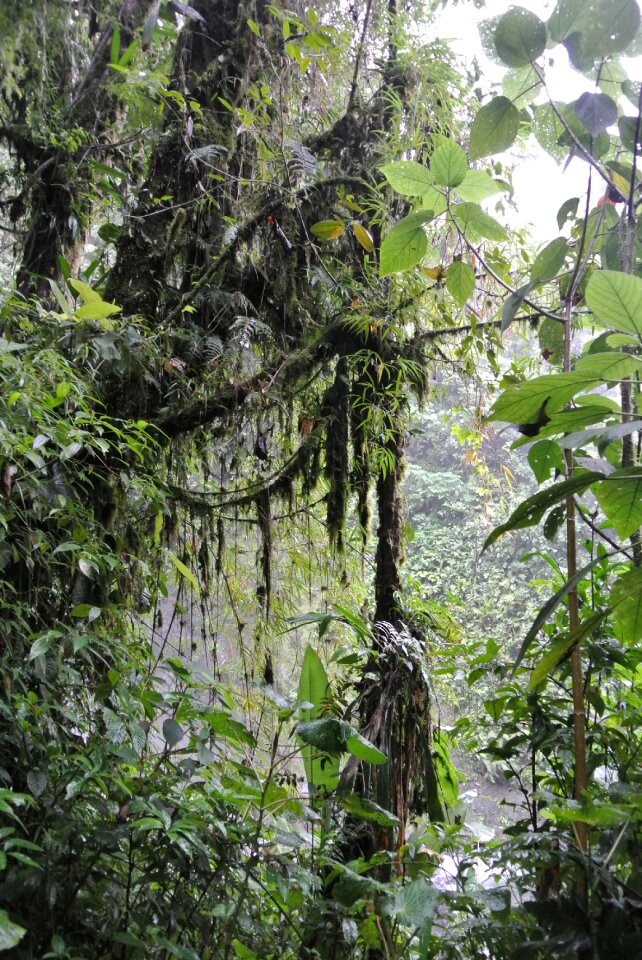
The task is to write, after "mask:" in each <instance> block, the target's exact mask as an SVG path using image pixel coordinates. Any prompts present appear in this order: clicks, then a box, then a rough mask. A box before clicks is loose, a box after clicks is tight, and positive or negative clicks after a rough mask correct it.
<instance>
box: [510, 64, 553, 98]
mask: <svg viewBox="0 0 642 960" xmlns="http://www.w3.org/2000/svg"><path fill="white" fill-rule="evenodd" d="M542 85H543V84H542V81H541V80H540V78H539V74H538V73H537V70H536V69H535V68H534V67H532V66H531V65H529V66H528V67H518V68H517V69H515V70H508V71H507V72H506V73H505V74H504V79H503V80H502V93H503V94H504V95H505V96H506V97H508V99H509V100H510V101H511V102H512V103H514V104H515V106H516V107H520V108H522V107H527V106H529V105H530V104H531V103H532V102H533V101H534V100H535V98H536V97H537V94H538V91H539V90H540V89H541V87H542Z"/></svg>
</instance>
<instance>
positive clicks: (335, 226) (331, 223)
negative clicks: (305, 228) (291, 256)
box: [310, 220, 343, 240]
mask: <svg viewBox="0 0 642 960" xmlns="http://www.w3.org/2000/svg"><path fill="white" fill-rule="evenodd" d="M310 233H311V234H312V236H314V237H316V238H317V240H334V239H335V238H336V237H340V236H341V234H342V233H343V224H342V223H339V222H338V221H337V220H319V221H318V223H313V224H312V226H311V227H310Z"/></svg>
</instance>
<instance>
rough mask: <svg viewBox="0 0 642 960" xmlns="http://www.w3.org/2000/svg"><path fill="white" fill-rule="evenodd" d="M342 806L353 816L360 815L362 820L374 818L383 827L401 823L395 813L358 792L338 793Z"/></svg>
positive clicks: (395, 825)
mask: <svg viewBox="0 0 642 960" xmlns="http://www.w3.org/2000/svg"><path fill="white" fill-rule="evenodd" d="M337 800H338V801H339V803H340V805H341V806H342V808H343V809H344V810H345V811H346V813H349V814H350V815H351V816H353V817H359V818H360V819H362V820H373V821H374V822H375V823H378V824H380V825H381V826H382V827H397V826H399V824H400V823H401V821H400V820H399V817H395V815H394V813H391V812H390V811H389V810H384V808H383V807H380V806H379V804H378V803H375V802H374V800H367V799H365V798H363V797H359V796H358V795H357V794H356V793H339V794H338V795H337Z"/></svg>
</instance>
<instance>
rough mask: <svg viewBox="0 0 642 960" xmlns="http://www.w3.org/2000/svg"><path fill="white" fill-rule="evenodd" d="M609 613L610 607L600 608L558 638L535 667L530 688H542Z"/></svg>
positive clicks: (529, 684)
mask: <svg viewBox="0 0 642 960" xmlns="http://www.w3.org/2000/svg"><path fill="white" fill-rule="evenodd" d="M609 613H610V608H607V609H606V610H598V611H597V613H594V614H592V615H591V616H590V617H589V618H588V619H587V620H585V621H584V622H583V623H581V624H580V625H579V627H577V629H576V630H573V632H572V633H569V634H567V635H566V636H564V637H561V638H560V639H559V640H557V641H556V642H555V643H554V644H553V645H552V647H551V649H550V650H548V651H547V652H546V653H545V654H544V656H543V657H542V658H541V660H538V662H537V664H536V665H535V666H534V667H533V672H532V673H531V676H530V680H529V681H528V689H529V690H537V689H539V688H541V686H542V685H543V684H544V682H545V680H546V678H547V677H548V676H549V675H550V674H551V673H552V672H553V670H555V668H556V667H558V666H559V664H560V663H561V662H562V660H564V658H565V657H566V656H567V654H569V653H570V651H571V650H572V649H573V647H575V646H577V644H578V643H581V642H582V640H585V639H586V638H587V637H590V635H591V634H592V633H593V631H594V630H595V629H596V628H597V627H599V625H600V624H601V623H602V621H603V620H604V619H605V618H606V617H607V616H608V614H609Z"/></svg>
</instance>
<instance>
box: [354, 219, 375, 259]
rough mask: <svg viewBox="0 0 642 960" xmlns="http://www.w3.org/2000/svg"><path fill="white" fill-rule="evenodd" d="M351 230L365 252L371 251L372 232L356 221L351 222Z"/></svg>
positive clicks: (372, 246)
mask: <svg viewBox="0 0 642 960" xmlns="http://www.w3.org/2000/svg"><path fill="white" fill-rule="evenodd" d="M352 232H353V233H354V235H355V237H356V238H357V242H358V243H360V244H361V246H362V247H363V249H364V250H365V251H366V253H372V251H373V250H374V243H373V240H372V234H371V233H370V231H369V230H366V228H365V227H364V226H363V225H362V224H360V223H357V222H356V221H355V222H354V223H353V224H352Z"/></svg>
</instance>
